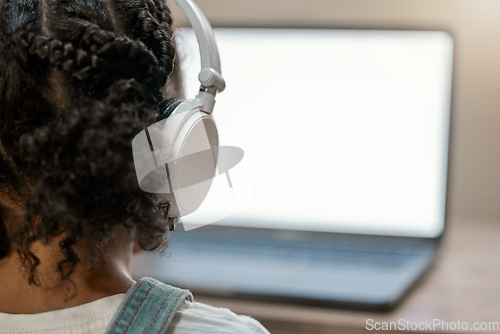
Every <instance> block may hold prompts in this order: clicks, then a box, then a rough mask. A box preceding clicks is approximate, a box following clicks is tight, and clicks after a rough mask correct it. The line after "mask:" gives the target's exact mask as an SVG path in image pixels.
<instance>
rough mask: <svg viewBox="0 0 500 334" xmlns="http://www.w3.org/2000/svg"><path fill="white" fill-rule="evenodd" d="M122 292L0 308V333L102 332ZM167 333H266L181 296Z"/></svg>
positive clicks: (225, 312) (246, 321) (254, 323)
mask: <svg viewBox="0 0 500 334" xmlns="http://www.w3.org/2000/svg"><path fill="white" fill-rule="evenodd" d="M124 297H125V294H118V295H114V296H110V297H105V298H102V299H98V300H96V301H93V302H90V303H87V304H83V305H79V306H75V307H70V308H66V309H62V310H56V311H50V312H44V313H38V314H7V313H1V312H0V333H1V334H4V333H23V334H27V333H33V334H49V333H50V334H62V333H64V334H102V333H104V331H105V329H106V327H107V326H108V324H109V323H110V322H111V320H112V318H113V315H114V313H115V312H116V310H117V309H118V306H120V303H121V301H122V300H123V298H124ZM166 333H167V334H195V333H196V334H199V333H203V334H234V333H238V334H269V331H267V330H266V329H265V328H264V326H262V325H261V324H260V323H259V322H258V321H257V320H255V319H253V318H251V317H248V316H246V315H236V314H234V313H233V312H231V311H230V310H228V309H225V308H219V307H213V306H210V305H206V304H202V303H197V302H190V301H188V300H185V301H184V302H182V304H181V306H180V307H179V309H178V310H177V312H176V313H175V316H174V318H173V320H172V322H171V323H170V326H169V327H168V331H167V332H166Z"/></svg>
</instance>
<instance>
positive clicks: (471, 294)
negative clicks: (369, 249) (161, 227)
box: [195, 221, 500, 334]
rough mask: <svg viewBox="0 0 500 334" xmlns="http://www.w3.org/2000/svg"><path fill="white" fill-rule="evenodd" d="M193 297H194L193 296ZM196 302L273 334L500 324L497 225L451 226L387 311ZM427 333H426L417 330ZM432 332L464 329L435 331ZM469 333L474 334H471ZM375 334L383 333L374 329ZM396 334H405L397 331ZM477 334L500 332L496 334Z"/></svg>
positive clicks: (499, 224) (232, 301)
mask: <svg viewBox="0 0 500 334" xmlns="http://www.w3.org/2000/svg"><path fill="white" fill-rule="evenodd" d="M195 297H196V296H195ZM196 300H197V301H200V302H204V303H208V304H211V305H216V306H221V307H227V308H230V309H231V310H233V311H234V312H235V313H239V314H247V315H251V316H253V317H254V318H256V319H258V320H259V321H260V322H262V324H264V325H265V326H266V327H267V328H268V329H269V331H270V332H271V333H273V334H281V333H308V334H309V333H318V334H323V333H328V334H333V333H341V334H350V333H377V332H376V331H366V330H365V328H366V321H367V319H373V320H374V321H398V320H399V319H404V320H408V321H411V322H422V321H425V320H426V319H428V320H429V321H432V319H443V321H446V322H456V321H458V320H460V321H461V322H468V323H469V325H470V326H472V325H473V324H474V322H497V323H500V222H494V223H479V222H478V223H472V222H460V221H456V222H451V223H450V224H448V230H447V231H446V233H445V236H444V239H443V243H442V245H441V249H440V252H439V254H438V258H437V260H436V262H435V264H434V266H433V267H432V268H431V270H430V271H429V273H428V274H427V275H426V276H425V277H424V278H423V279H422V280H421V281H420V282H419V283H418V284H417V286H416V287H415V288H414V289H413V290H412V291H411V293H410V295H409V296H408V297H407V298H406V299H405V300H404V301H403V303H402V304H401V305H400V306H399V307H398V308H397V309H396V310H394V311H392V312H390V313H371V312H360V311H349V310H340V309H332V308H321V307H308V306H300V305H286V304H277V303H268V302H257V301H246V300H235V299H223V298H213V297H205V296H198V297H196ZM420 332H426V333H428V332H429V331H420ZM433 332H435V333H441V332H450V333H457V332H462V331H452V330H449V331H446V330H441V329H439V330H435V331H433ZM470 332H472V331H470ZM378 333H387V332H383V331H378ZM397 333H406V332H404V331H399V332H397ZM480 333H500V330H493V331H483V332H480Z"/></svg>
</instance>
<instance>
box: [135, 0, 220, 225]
mask: <svg viewBox="0 0 500 334" xmlns="http://www.w3.org/2000/svg"><path fill="white" fill-rule="evenodd" d="M176 2H177V3H178V4H179V6H180V7H181V8H182V10H183V11H184V12H185V13H186V15H187V17H188V19H189V22H190V23H191V26H192V27H193V29H194V31H195V33H196V38H197V40H198V44H199V47H200V55H201V71H200V73H199V75H198V79H199V81H200V83H201V86H200V91H199V93H198V95H197V96H196V97H195V98H194V99H191V100H179V99H172V100H167V101H166V102H164V103H163V104H162V106H161V109H162V114H161V115H160V116H159V117H158V122H156V123H154V124H153V125H150V126H148V127H147V129H145V130H143V131H141V132H140V133H139V134H137V135H136V136H135V138H134V139H133V140H132V151H133V156H134V165H135V170H136V175H137V180H138V182H139V187H140V188H141V189H142V190H143V191H146V192H149V193H162V194H167V196H168V198H169V201H170V210H169V216H172V217H182V216H185V215H187V214H189V213H191V212H193V211H194V210H196V209H197V208H198V207H199V206H200V205H201V203H202V202H203V200H204V199H205V197H206V195H207V193H208V190H209V189H210V185H211V183H212V179H213V177H214V176H215V173H216V168H217V162H218V157H219V134H218V131H217V126H216V124H215V121H214V119H213V117H212V110H213V108H214V104H215V95H216V94H217V92H221V91H223V90H224V88H225V82H224V79H223V78H222V76H221V68H220V59H219V52H218V50H217V45H216V43H215V38H214V34H213V30H212V26H211V25H210V23H209V22H208V19H207V18H206V17H205V15H204V14H203V12H202V11H201V10H200V8H199V7H198V6H197V5H196V4H195V3H194V2H193V1H191V0H176Z"/></svg>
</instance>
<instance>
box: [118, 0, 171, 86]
mask: <svg viewBox="0 0 500 334" xmlns="http://www.w3.org/2000/svg"><path fill="white" fill-rule="evenodd" d="M111 6H112V8H113V11H114V12H115V13H116V16H117V24H118V25H119V26H120V28H121V29H123V30H124V31H125V33H126V34H127V35H131V36H132V38H134V39H138V40H140V41H142V42H143V43H144V44H145V45H146V46H147V47H148V48H149V49H150V50H151V51H152V52H153V53H154V55H155V56H156V59H157V60H158V63H159V64H160V69H161V71H162V73H163V75H164V78H163V79H164V82H165V81H166V79H167V77H168V76H169V75H170V74H171V73H172V71H173V70H174V64H175V63H176V61H175V59H176V48H175V42H174V38H173V30H172V18H171V15H170V10H169V9H168V7H167V6H166V4H165V1H158V0H113V1H111ZM131 18H132V20H131Z"/></svg>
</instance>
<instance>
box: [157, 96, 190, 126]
mask: <svg viewBox="0 0 500 334" xmlns="http://www.w3.org/2000/svg"><path fill="white" fill-rule="evenodd" d="M184 101H185V100H183V99H168V100H166V101H163V102H162V103H160V114H159V115H158V119H157V122H159V121H161V120H164V119H165V118H167V117H168V116H170V115H171V114H172V112H173V111H174V110H175V108H177V107H178V106H179V104H181V103H182V102H184Z"/></svg>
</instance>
